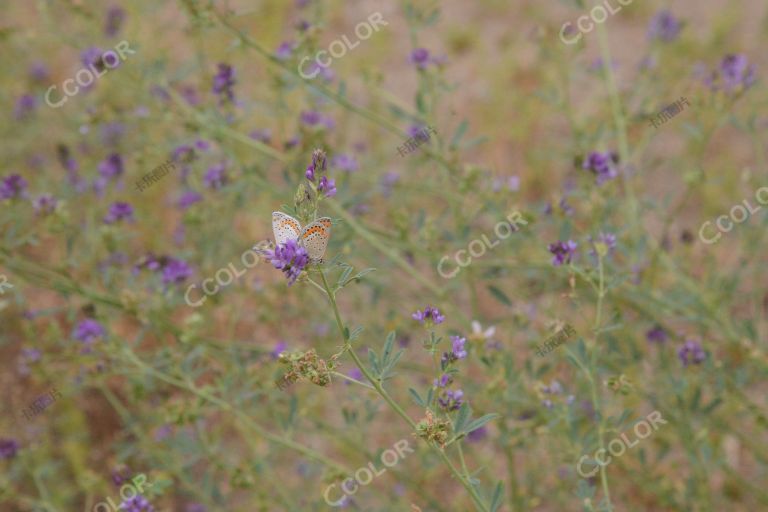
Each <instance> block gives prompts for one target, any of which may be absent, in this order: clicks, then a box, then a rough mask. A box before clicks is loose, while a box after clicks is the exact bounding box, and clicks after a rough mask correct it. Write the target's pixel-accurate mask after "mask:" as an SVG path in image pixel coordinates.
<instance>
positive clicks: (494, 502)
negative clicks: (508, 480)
mask: <svg viewBox="0 0 768 512" xmlns="http://www.w3.org/2000/svg"><path fill="white" fill-rule="evenodd" d="M503 489H504V487H503V486H502V485H501V480H499V483H497V484H496V490H495V491H493V498H491V512H496V511H497V510H498V509H499V507H500V506H501V497H502V495H503V494H502V491H503Z"/></svg>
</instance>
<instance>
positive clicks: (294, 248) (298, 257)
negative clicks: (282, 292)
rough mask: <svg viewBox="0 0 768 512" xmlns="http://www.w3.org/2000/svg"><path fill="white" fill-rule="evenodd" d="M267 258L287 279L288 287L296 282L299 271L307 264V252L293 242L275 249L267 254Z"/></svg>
mask: <svg viewBox="0 0 768 512" xmlns="http://www.w3.org/2000/svg"><path fill="white" fill-rule="evenodd" d="M267 258H268V259H269V260H270V263H272V266H274V267H275V268H276V269H278V270H282V271H283V273H284V274H285V276H286V277H287V278H288V286H291V285H292V284H293V283H295V282H296V279H297V278H298V277H299V274H301V271H302V270H304V268H305V267H306V266H307V264H308V263H309V255H308V254H307V250H306V249H304V248H303V247H301V246H300V245H299V244H298V243H296V241H295V240H288V241H287V242H285V243H284V244H282V245H279V246H277V247H276V248H275V250H274V251H268V252H267Z"/></svg>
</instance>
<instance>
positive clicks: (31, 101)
mask: <svg viewBox="0 0 768 512" xmlns="http://www.w3.org/2000/svg"><path fill="white" fill-rule="evenodd" d="M36 106H37V100H36V99H35V97H34V96H32V95H31V94H22V95H21V96H19V99H18V100H16V106H15V107H14V110H13V117H14V118H16V120H20V119H24V118H25V117H27V116H28V115H29V114H31V113H32V112H33V111H34V110H35V107H36Z"/></svg>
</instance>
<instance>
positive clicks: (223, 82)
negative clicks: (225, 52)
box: [212, 62, 236, 101]
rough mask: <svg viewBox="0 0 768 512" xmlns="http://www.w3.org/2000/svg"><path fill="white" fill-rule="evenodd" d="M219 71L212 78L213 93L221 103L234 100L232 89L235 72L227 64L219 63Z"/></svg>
mask: <svg viewBox="0 0 768 512" xmlns="http://www.w3.org/2000/svg"><path fill="white" fill-rule="evenodd" d="M218 69H219V71H218V72H217V73H216V75H215V76H214V77H213V89H212V90H213V92H214V94H218V95H219V97H220V100H221V101H224V100H225V99H226V100H229V101H234V100H235V93H234V91H233V90H232V87H234V86H235V83H236V81H235V70H234V69H233V68H232V66H230V65H229V64H224V63H223V62H222V63H219V65H218Z"/></svg>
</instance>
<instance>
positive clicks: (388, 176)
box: [379, 171, 400, 197]
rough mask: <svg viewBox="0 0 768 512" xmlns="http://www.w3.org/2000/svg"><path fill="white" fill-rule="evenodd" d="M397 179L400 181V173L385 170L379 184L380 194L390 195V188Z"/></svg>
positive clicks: (391, 188) (392, 187)
mask: <svg viewBox="0 0 768 512" xmlns="http://www.w3.org/2000/svg"><path fill="white" fill-rule="evenodd" d="M398 181H400V174H399V173H398V172H396V171H387V172H386V173H384V176H382V177H381V182H380V185H379V186H380V187H381V194H382V195H383V196H384V197H389V196H390V195H392V190H393V189H394V187H395V185H396V184H397V182H398Z"/></svg>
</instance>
